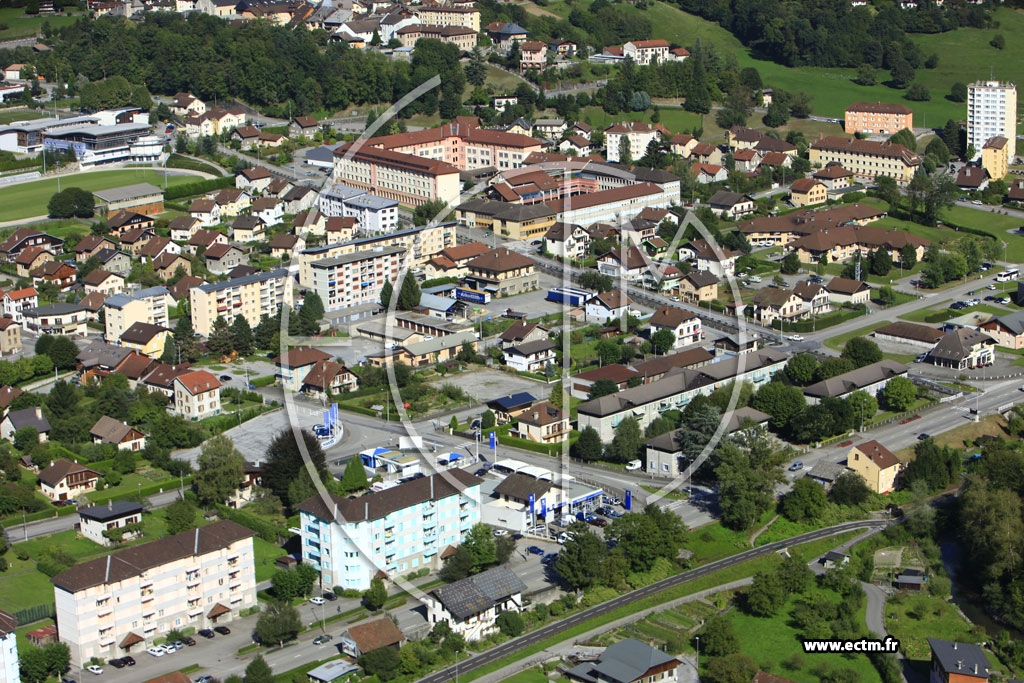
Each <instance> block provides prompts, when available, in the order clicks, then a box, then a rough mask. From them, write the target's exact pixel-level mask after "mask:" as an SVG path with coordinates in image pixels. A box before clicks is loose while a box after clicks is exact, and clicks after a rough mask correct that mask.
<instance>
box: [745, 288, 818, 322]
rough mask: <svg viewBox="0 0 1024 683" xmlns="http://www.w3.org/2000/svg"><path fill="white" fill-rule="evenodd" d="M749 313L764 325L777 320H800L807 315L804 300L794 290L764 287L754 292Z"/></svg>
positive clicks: (748, 308)
mask: <svg viewBox="0 0 1024 683" xmlns="http://www.w3.org/2000/svg"><path fill="white" fill-rule="evenodd" d="M747 313H748V314H749V315H750V317H751V318H753V319H754V320H756V321H757V322H759V323H761V324H762V325H771V324H772V323H774V322H775V321H776V320H789V321H792V320H800V319H803V318H805V317H807V314H806V312H805V311H804V307H803V302H802V301H801V299H800V297H798V296H797V295H796V294H795V293H794V292H793V290H791V289H784V288H781V287H779V288H772V287H763V288H762V289H759V290H757V291H756V292H754V295H753V296H752V297H751V298H750V303H749V304H748V305H747Z"/></svg>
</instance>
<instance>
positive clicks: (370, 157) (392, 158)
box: [334, 142, 539, 176]
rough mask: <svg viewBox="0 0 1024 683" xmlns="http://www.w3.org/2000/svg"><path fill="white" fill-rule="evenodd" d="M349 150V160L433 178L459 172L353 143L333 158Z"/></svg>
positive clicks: (437, 163) (431, 161) (449, 166)
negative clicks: (394, 167) (397, 168)
mask: <svg viewBox="0 0 1024 683" xmlns="http://www.w3.org/2000/svg"><path fill="white" fill-rule="evenodd" d="M538 144H539V142H538ZM351 150H355V151H354V152H352V154H351V157H350V158H352V159H355V160H356V161H361V162H364V163H370V164H382V165H384V166H397V167H399V168H403V169H406V170H410V171H413V172H417V173H423V174H425V175H435V176H436V175H448V174H452V173H458V172H459V169H458V167H457V166H453V165H452V164H449V163H447V162H445V161H437V160H435V159H424V158H423V157H418V156H416V155H415V154H404V153H402V152H394V151H392V150H390V149H380V148H377V147H371V146H369V145H363V146H361V147H356V146H355V143H348V144H346V145H342V146H341V147H338V148H337V149H335V150H334V156H335V157H346V156H348V155H349V153H350V151H351Z"/></svg>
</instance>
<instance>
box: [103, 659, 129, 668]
mask: <svg viewBox="0 0 1024 683" xmlns="http://www.w3.org/2000/svg"><path fill="white" fill-rule="evenodd" d="M107 664H109V665H110V666H112V667H114V668H115V669H123V668H124V667H125V666H127V665H126V664H125V663H124V660H123V659H119V658H115V659H111V660H109V661H108V662H107Z"/></svg>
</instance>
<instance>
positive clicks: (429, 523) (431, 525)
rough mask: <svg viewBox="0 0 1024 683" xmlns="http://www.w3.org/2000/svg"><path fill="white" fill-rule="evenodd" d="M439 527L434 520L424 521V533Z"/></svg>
mask: <svg viewBox="0 0 1024 683" xmlns="http://www.w3.org/2000/svg"><path fill="white" fill-rule="evenodd" d="M436 526H437V522H436V521H435V520H432V519H425V520H423V531H424V532H427V531H429V530H430V529H433V528H434V527H436Z"/></svg>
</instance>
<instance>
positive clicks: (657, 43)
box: [622, 39, 669, 66]
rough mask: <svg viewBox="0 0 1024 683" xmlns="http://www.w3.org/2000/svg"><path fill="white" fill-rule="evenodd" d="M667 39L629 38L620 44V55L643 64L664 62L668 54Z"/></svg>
mask: <svg viewBox="0 0 1024 683" xmlns="http://www.w3.org/2000/svg"><path fill="white" fill-rule="evenodd" d="M668 50H669V44H668V41H667V40H661V39H658V40H631V41H629V42H628V43H626V44H625V45H623V46H622V56H623V57H629V58H631V59H632V60H633V61H634V62H636V63H637V64H642V65H644V66H646V65H648V64H651V63H652V62H658V63H661V62H664V61H665V60H666V59H668V56H669V52H668Z"/></svg>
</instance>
